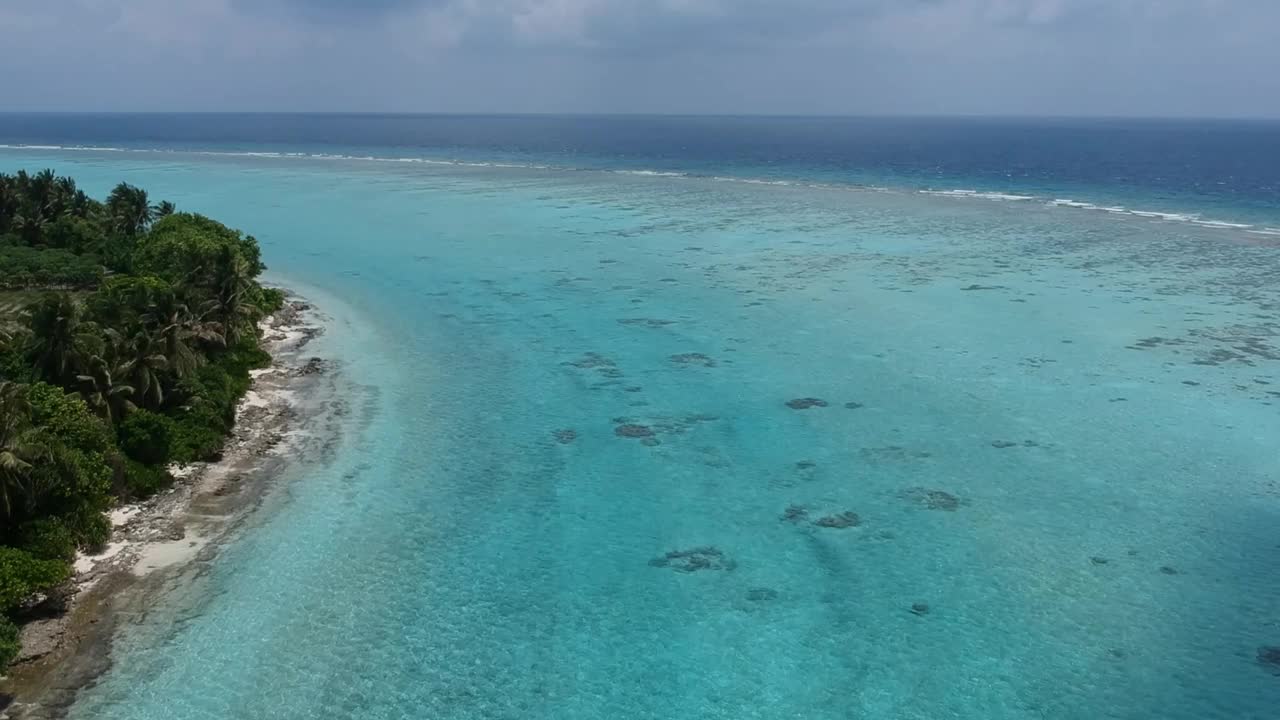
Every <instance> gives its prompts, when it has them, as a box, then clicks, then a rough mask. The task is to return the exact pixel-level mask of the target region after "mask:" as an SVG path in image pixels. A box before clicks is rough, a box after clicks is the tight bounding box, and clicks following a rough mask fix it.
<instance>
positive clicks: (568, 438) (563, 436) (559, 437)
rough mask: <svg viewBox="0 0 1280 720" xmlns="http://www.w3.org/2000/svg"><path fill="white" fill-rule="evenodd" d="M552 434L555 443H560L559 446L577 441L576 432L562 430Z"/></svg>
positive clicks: (566, 429)
mask: <svg viewBox="0 0 1280 720" xmlns="http://www.w3.org/2000/svg"><path fill="white" fill-rule="evenodd" d="M552 434H553V435H555V438H556V442H558V443H560V444H561V445H568V444H569V443H571V442H573V441H574V440H577V439H578V433H577V431H576V430H570V429H568V428H565V429H563V430H557V431H555V432H554V433H552Z"/></svg>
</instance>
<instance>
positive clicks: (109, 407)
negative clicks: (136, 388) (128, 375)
mask: <svg viewBox="0 0 1280 720" xmlns="http://www.w3.org/2000/svg"><path fill="white" fill-rule="evenodd" d="M117 374H118V370H117ZM76 380H77V381H78V382H79V383H80V395H81V396H82V397H84V401H85V404H87V405H88V406H89V409H91V410H93V412H94V413H95V414H96V415H97V416H98V417H100V418H102V419H103V420H105V421H106V422H107V424H108V425H114V424H115V422H116V421H117V420H123V419H124V416H125V415H126V414H127V413H129V412H131V411H133V410H135V409H137V406H135V405H134V404H133V401H132V400H131V399H130V398H132V397H133V386H131V385H125V384H122V383H117V382H115V379H114V378H113V377H112V370H111V368H110V367H109V366H108V365H107V361H106V360H103V359H102V358H100V357H97V356H94V357H93V359H92V360H90V361H89V371H88V374H85V375H77V376H76Z"/></svg>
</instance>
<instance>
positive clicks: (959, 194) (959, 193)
mask: <svg viewBox="0 0 1280 720" xmlns="http://www.w3.org/2000/svg"><path fill="white" fill-rule="evenodd" d="M5 149H7V150H35V151H51V150H52V151H59V152H108V153H152V154H155V153H158V154H168V155H194V156H204V157H226V158H237V157H245V158H273V159H297V160H312V161H329V162H332V161H359V162H369V163H410V164H420V165H434V166H442V167H457V168H477V169H484V168H498V169H510V170H535V171H549V172H556V173H559V172H566V171H573V172H585V173H601V172H602V173H610V174H616V175H627V176H633V177H642V178H646V177H647V178H664V179H676V180H690V181H704V180H713V181H716V182H726V183H735V184H743V185H769V186H776V187H803V188H813V189H823V190H847V191H853V192H862V191H875V192H901V191H904V190H906V191H910V192H917V193H920V194H923V195H933V196H937V197H947V198H960V199H977V200H993V201H1006V202H1019V201H1027V200H1044V198H1041V197H1040V196H1037V195H1028V194H1022V193H1011V192H993V191H981V190H971V189H930V188H925V189H914V190H913V189H911V188H890V187H883V186H880V185H870V184H867V183H862V182H842V183H836V182H816V181H812V180H798V179H779V178H760V177H750V176H726V175H707V174H700V173H693V172H677V171H670V170H655V169H634V168H633V169H600V168H594V167H574V166H563V165H553V164H545V163H522V162H497V161H476V160H459V159H449V158H430V157H419V156H408V157H388V156H381V155H351V154H342V153H326V152H277V151H249V150H179V149H171V148H124V147H109V146H108V147H102V146H90V145H84V146H81V145H75V146H64V145H6V144H0V150H5ZM1044 204H1046V205H1049V206H1051V207H1062V208H1074V209H1079V210H1096V211H1101V212H1108V213H1112V214H1129V215H1133V216H1136V217H1142V218H1148V219H1151V220H1158V221H1169V222H1186V223H1192V224H1196V225H1199V226H1201V227H1208V228H1217V229H1221V230H1249V229H1251V228H1253V227H1254V225H1253V224H1251V223H1240V222H1234V221H1227V220H1217V219H1203V218H1202V217H1201V215H1200V214H1199V213H1180V212H1167V211H1156V210H1143V209H1129V208H1124V207H1119V206H1107V205H1097V204H1094V203H1090V202H1083V201H1076V200H1070V199H1061V198H1058V199H1051V200H1046V201H1045V203H1044ZM1259 234H1270V233H1269V232H1266V231H1263V232H1262V233H1259Z"/></svg>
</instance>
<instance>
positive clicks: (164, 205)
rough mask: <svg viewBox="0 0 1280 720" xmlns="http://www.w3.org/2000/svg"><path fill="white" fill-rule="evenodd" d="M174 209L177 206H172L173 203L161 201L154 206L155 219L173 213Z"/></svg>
mask: <svg viewBox="0 0 1280 720" xmlns="http://www.w3.org/2000/svg"><path fill="white" fill-rule="evenodd" d="M175 210H177V208H176V207H175V206H174V204H173V203H171V202H169V201H168V200H165V201H163V202H161V203H160V204H159V205H156V206H155V219H156V220H159V219H160V218H166V217H169V216H170V215H172V214H173V213H174V211H175Z"/></svg>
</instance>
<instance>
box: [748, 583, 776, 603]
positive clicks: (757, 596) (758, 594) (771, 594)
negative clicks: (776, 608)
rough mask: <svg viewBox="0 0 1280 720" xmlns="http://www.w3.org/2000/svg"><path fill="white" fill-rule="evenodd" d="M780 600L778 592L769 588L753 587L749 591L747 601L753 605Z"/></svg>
mask: <svg viewBox="0 0 1280 720" xmlns="http://www.w3.org/2000/svg"><path fill="white" fill-rule="evenodd" d="M777 599H778V591H777V590H774V589H773V588H767V587H753V588H751V589H750V590H748V591H747V600H749V601H751V602H753V603H765V602H772V601H774V600H777Z"/></svg>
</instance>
